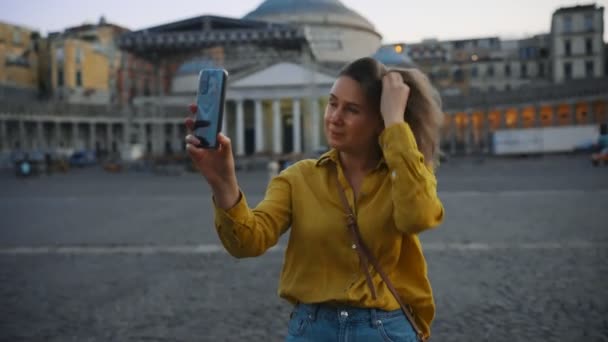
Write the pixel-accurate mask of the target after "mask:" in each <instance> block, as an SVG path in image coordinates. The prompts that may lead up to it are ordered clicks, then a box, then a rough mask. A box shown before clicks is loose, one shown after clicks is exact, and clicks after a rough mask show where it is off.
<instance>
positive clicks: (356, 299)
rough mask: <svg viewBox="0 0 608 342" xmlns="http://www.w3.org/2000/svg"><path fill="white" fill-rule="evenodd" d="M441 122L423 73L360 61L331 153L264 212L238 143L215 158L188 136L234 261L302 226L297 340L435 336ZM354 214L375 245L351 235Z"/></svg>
mask: <svg viewBox="0 0 608 342" xmlns="http://www.w3.org/2000/svg"><path fill="white" fill-rule="evenodd" d="M194 109H195V108H194ZM441 118H442V112H441V109H440V103H439V97H438V96H437V95H436V92H435V91H434V90H433V88H432V87H431V85H430V83H429V82H428V79H427V78H426V77H425V76H424V75H423V74H422V73H420V72H419V71H415V70H387V69H386V67H385V66H384V65H382V64H381V63H379V62H377V61H376V60H374V59H371V58H363V59H359V60H357V61H355V62H353V63H351V64H349V65H348V66H346V67H345V68H344V69H343V70H342V71H341V72H340V75H339V77H338V78H337V80H336V81H335V83H334V85H333V87H332V89H331V93H330V99H329V104H328V105H327V108H326V110H325V117H324V128H325V134H326V137H327V142H328V144H329V146H331V147H332V149H331V150H330V151H329V152H327V153H326V154H324V155H323V156H321V157H320V158H319V159H318V160H303V161H300V162H298V163H296V164H294V165H292V166H290V167H289V168H287V169H286V170H284V171H283V172H281V174H280V175H279V176H277V177H275V178H274V179H273V180H271V182H270V184H269V185H268V189H267V192H266V196H265V198H264V200H263V201H262V202H260V203H259V205H258V206H257V207H256V208H255V209H250V208H249V207H248V205H247V201H246V198H245V195H244V194H243V193H242V192H241V191H240V190H239V186H238V182H237V179H236V175H235V171H234V159H233V156H232V152H231V143H230V139H228V138H227V137H226V136H224V135H222V134H220V135H219V141H220V143H221V148H220V149H219V150H217V151H215V150H203V149H199V148H196V146H197V145H198V143H199V142H198V141H197V140H196V138H194V137H192V136H191V135H188V136H187V137H186V143H187V150H188V152H189V154H190V156H191V158H192V160H193V161H194V163H195V164H196V166H197V167H198V169H199V170H200V172H201V174H202V175H203V176H204V177H205V178H206V180H207V182H208V183H209V184H210V186H211V189H212V191H213V198H214V203H215V226H216V229H217V233H218V235H219V237H220V239H221V241H222V243H223V245H224V247H225V248H226V250H227V251H228V252H229V253H230V254H232V255H233V256H235V257H237V258H244V257H253V256H258V255H261V254H263V253H264V252H265V251H266V250H267V249H268V248H270V247H272V246H273V245H275V244H276V243H277V241H278V239H279V237H280V236H281V234H283V233H285V232H286V231H287V230H288V228H289V227H291V232H290V236H289V243H288V245H287V249H286V252H285V261H284V265H283V270H282V273H281V279H280V286H279V295H280V296H281V297H282V298H285V299H287V300H288V301H290V302H291V303H293V304H294V305H295V307H294V311H293V312H292V314H291V319H290V322H289V326H288V336H287V341H415V340H416V338H417V334H416V332H415V331H414V327H417V329H418V330H419V336H418V337H420V338H428V337H429V336H430V324H431V321H432V319H433V317H434V312H435V307H434V301H433V296H432V292H431V287H430V284H429V281H428V278H427V274H426V273H427V272H426V262H425V259H424V256H423V254H422V250H421V245H420V242H419V240H418V237H417V234H418V233H420V232H422V231H423V230H425V229H428V228H431V227H435V226H437V225H438V224H439V223H440V222H441V221H442V219H443V206H442V204H441V202H440V201H439V199H438V198H437V191H436V179H435V176H434V174H433V168H434V166H435V160H436V156H437V152H438V149H437V147H438V146H439V141H438V132H439V126H440V124H441ZM187 124H188V126H189V127H191V125H192V121H191V119H190V120H188V122H187ZM342 192H344V194H345V195H346V196H344V197H345V198H346V201H347V202H348V204H347V205H345V204H344V203H343V201H342ZM347 206H348V207H347ZM349 210H352V211H353V212H354V213H353V216H356V223H357V225H358V227H356V229H357V228H358V234H359V235H360V237H361V241H362V243H363V244H364V245H365V246H363V245H360V244H359V243H358V242H357V236H356V235H353V234H354V233H352V231H353V230H351V229H350V228H351V226H349V227H348V228H347V223H348V222H347V213H348V211H349ZM360 249H366V250H368V251H369V254H370V255H371V258H375V259H376V260H377V263H378V265H377V266H378V267H379V268H381V269H382V270H383V271H384V273H386V274H387V276H388V279H389V281H390V282H391V283H392V285H393V286H392V287H394V289H395V291H396V292H395V293H396V294H397V296H395V295H393V293H392V292H391V289H390V287H391V286H389V285H388V283H387V282H386V281H385V280H383V277H382V276H381V275H380V274H379V271H378V270H377V269H376V267H374V266H373V260H370V259H365V257H364V256H362V255H361V252H360ZM362 265H363V266H362ZM396 297H399V299H397V298H396ZM400 302H403V303H405V304H406V305H408V310H410V309H411V313H412V314H413V315H412V316H413V317H412V320H413V322H412V323H413V324H410V322H409V321H408V319H407V317H406V314H404V312H405V311H408V310H400Z"/></svg>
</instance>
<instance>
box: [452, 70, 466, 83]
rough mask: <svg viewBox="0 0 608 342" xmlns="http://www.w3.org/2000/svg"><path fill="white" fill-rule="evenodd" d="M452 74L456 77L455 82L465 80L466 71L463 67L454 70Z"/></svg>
mask: <svg viewBox="0 0 608 342" xmlns="http://www.w3.org/2000/svg"><path fill="white" fill-rule="evenodd" d="M452 76H453V77H454V82H464V73H463V72H462V70H461V69H456V70H454V72H453V73H452Z"/></svg>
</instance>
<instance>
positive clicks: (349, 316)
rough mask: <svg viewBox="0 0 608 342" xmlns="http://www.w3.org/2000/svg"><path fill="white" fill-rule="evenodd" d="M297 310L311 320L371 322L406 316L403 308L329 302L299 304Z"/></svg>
mask: <svg viewBox="0 0 608 342" xmlns="http://www.w3.org/2000/svg"><path fill="white" fill-rule="evenodd" d="M295 311H296V312H298V311H300V312H303V313H306V314H307V315H308V318H310V319H311V320H313V321H314V320H317V319H324V320H328V321H349V322H370V323H372V324H376V322H377V321H379V320H383V319H389V318H394V317H399V316H404V315H403V312H402V311H401V309H397V310H393V311H384V310H380V309H370V308H357V307H353V306H334V305H327V304H302V303H300V304H297V305H296V307H295Z"/></svg>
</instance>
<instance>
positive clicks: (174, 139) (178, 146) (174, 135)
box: [171, 123, 186, 152]
mask: <svg viewBox="0 0 608 342" xmlns="http://www.w3.org/2000/svg"><path fill="white" fill-rule="evenodd" d="M185 138H186V137H180V136H179V124H178V123H174V124H172V125H171V146H172V147H173V151H175V152H179V151H181V150H183V148H182V146H183V145H184V144H185V140H184V139H185Z"/></svg>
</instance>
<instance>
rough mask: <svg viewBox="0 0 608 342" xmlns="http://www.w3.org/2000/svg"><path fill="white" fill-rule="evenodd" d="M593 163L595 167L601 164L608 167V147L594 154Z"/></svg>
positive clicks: (592, 156)
mask: <svg viewBox="0 0 608 342" xmlns="http://www.w3.org/2000/svg"><path fill="white" fill-rule="evenodd" d="M591 163H592V164H593V166H599V165H600V164H604V165H608V147H604V148H603V149H602V150H601V151H599V152H598V153H594V154H592V155H591Z"/></svg>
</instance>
